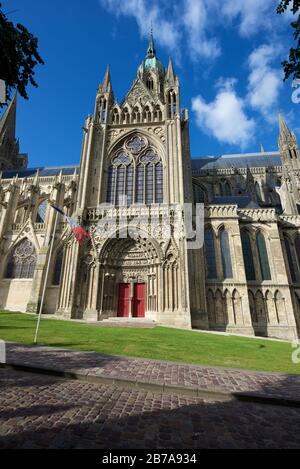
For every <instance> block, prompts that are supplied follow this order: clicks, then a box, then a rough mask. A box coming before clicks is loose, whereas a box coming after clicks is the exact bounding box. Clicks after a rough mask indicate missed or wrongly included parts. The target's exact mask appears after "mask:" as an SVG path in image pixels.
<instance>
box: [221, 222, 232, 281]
mask: <svg viewBox="0 0 300 469" xmlns="http://www.w3.org/2000/svg"><path fill="white" fill-rule="evenodd" d="M220 242H221V256H222V266H223V277H224V279H227V278H232V277H233V274H232V263H231V255H230V245H229V236H228V232H227V231H226V230H224V229H223V230H222V231H221V236H220Z"/></svg>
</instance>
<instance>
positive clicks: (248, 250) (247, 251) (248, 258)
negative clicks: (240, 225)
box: [241, 231, 256, 280]
mask: <svg viewBox="0 0 300 469" xmlns="http://www.w3.org/2000/svg"><path fill="white" fill-rule="evenodd" d="M241 240H242V248H243V256H244V263H245V271H246V279H247V280H255V279H256V278H255V268H254V260H253V252H252V247H251V241H250V236H249V233H247V231H242V234H241Z"/></svg>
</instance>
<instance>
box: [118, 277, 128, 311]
mask: <svg viewBox="0 0 300 469" xmlns="http://www.w3.org/2000/svg"><path fill="white" fill-rule="evenodd" d="M129 307H130V285H129V283H119V301H118V317H119V318H128V316H129Z"/></svg>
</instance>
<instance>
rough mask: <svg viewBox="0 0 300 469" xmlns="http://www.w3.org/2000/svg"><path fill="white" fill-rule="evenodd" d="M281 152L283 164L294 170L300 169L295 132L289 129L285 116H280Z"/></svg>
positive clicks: (299, 154)
mask: <svg viewBox="0 0 300 469" xmlns="http://www.w3.org/2000/svg"><path fill="white" fill-rule="evenodd" d="M278 146H279V151H280V153H281V157H282V160H283V164H285V165H287V166H289V167H292V168H294V169H300V153H299V148H298V143H297V139H296V136H295V134H294V132H291V131H290V129H289V128H288V126H287V124H286V121H285V119H284V117H283V115H282V114H281V113H280V114H279V139H278Z"/></svg>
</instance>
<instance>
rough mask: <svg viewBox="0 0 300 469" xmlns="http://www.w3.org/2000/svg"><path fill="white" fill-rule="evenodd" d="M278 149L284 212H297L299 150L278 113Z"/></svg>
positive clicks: (280, 191) (294, 138)
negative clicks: (280, 163) (280, 162)
mask: <svg viewBox="0 0 300 469" xmlns="http://www.w3.org/2000/svg"><path fill="white" fill-rule="evenodd" d="M278 146H279V151H280V154H281V158H282V185H281V188H280V190H279V194H280V198H281V205H282V207H283V210H284V213H287V214H298V213H299V207H300V194H299V189H298V185H299V170H300V152H299V149H298V143H297V139H296V136H295V134H294V133H293V132H291V131H290V130H289V128H288V126H287V124H286V121H285V119H284V117H283V115H282V114H281V113H280V114H279V139H278Z"/></svg>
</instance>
